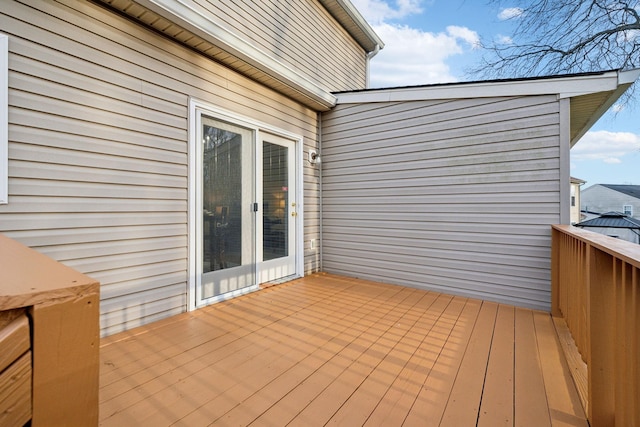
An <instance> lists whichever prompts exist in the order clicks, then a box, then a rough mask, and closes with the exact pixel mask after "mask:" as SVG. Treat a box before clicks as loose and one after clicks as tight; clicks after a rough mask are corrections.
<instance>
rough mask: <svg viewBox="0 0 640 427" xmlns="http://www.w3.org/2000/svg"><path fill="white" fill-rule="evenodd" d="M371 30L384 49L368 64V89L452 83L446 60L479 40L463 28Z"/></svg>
mask: <svg viewBox="0 0 640 427" xmlns="http://www.w3.org/2000/svg"><path fill="white" fill-rule="evenodd" d="M374 30H375V31H376V33H378V35H379V36H380V37H381V38H382V40H384V41H385V48H384V49H383V50H381V51H380V53H379V54H378V55H377V56H376V57H375V58H374V59H373V61H372V63H371V86H372V87H389V86H408V85H418V84H428V83H448V82H454V81H456V80H457V79H456V77H454V75H453V74H452V73H451V71H450V69H449V66H448V65H447V63H446V60H447V59H448V58H450V57H451V56H454V55H460V54H462V53H464V52H465V47H467V46H470V47H476V46H477V45H478V44H479V40H480V39H479V37H478V34H477V33H476V32H475V31H472V30H470V29H468V28H465V27H457V26H450V27H447V32H442V33H430V32H425V31H421V30H418V29H416V28H411V27H408V26H406V25H394V24H387V23H382V24H379V25H375V26H374Z"/></svg>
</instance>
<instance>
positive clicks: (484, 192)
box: [322, 96, 560, 309]
mask: <svg viewBox="0 0 640 427" xmlns="http://www.w3.org/2000/svg"><path fill="white" fill-rule="evenodd" d="M559 129H560V126H559V105H558V102H557V100H556V98H555V97H553V96H538V97H516V98H494V99H491V98H486V99H462V100H447V101H446V102H443V101H424V102H422V101H415V102H413V101H411V102H402V103H378V104H374V103H370V104H367V103H363V104H351V105H346V106H340V105H339V106H338V107H337V108H336V109H335V110H333V111H331V112H328V113H325V114H324V115H323V146H322V158H323V194H322V205H323V211H322V215H323V262H324V268H325V270H327V271H330V272H334V273H339V274H346V275H353V276H357V277H365V278H368V279H372V280H382V281H390V282H391V283H398V284H406V285H409V286H417V287H422V288H425V289H435V290H439V291H444V292H452V293H456V294H462V295H467V296H473V297H480V298H485V299H489V300H495V301H501V302H507V303H515V304H517V305H525V306H530V307H536V308H545V309H548V304H549V301H550V284H549V280H550V272H549V268H550V237H549V235H550V232H549V224H552V223H556V222H558V221H559V219H560V203H559V195H560V183H559V178H560V172H559V168H560V160H559V159H560V148H559V137H558V133H559Z"/></svg>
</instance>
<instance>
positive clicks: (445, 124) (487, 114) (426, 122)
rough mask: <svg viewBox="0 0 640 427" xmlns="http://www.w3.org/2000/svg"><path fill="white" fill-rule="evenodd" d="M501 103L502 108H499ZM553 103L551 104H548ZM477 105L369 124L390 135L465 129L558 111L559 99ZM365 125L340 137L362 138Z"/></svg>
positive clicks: (391, 118) (495, 124)
mask: <svg viewBox="0 0 640 427" xmlns="http://www.w3.org/2000/svg"><path fill="white" fill-rule="evenodd" d="M498 106H500V107H502V108H496V107H498ZM550 106H551V107H552V108H549V107H550ZM475 109H478V110H479V111H473V112H472V114H467V111H464V113H462V114H461V110H459V109H455V110H452V111H447V112H439V113H435V114H433V113H430V114H423V113H422V112H421V111H420V110H416V112H415V114H414V115H413V117H411V118H410V119H406V118H400V119H398V120H393V119H395V118H394V117H393V116H387V117H386V120H385V121H378V122H374V123H371V124H370V126H368V128H371V127H374V128H376V130H377V131H376V133H375V134H374V135H375V136H377V137H379V138H387V137H391V136H392V135H393V134H392V132H396V133H397V132H400V131H402V132H403V133H405V134H409V135H410V134H412V133H413V134H417V133H426V132H433V131H435V130H441V129H466V128H468V127H470V126H475V125H478V124H479V123H482V124H484V125H494V126H509V125H511V123H512V121H514V120H521V119H526V118H529V119H531V118H534V117H539V116H543V117H544V116H547V115H554V114H558V106H557V103H551V104H550V103H544V104H540V105H532V106H527V107H521V108H518V107H517V106H516V105H512V103H508V102H505V103H504V104H498V105H488V106H482V107H476V108H474V110H475ZM359 125H360V124H359ZM366 129H367V127H363V128H356V129H352V130H349V131H342V132H340V134H339V137H340V139H341V140H342V139H346V140H351V139H352V138H353V139H355V140H357V138H362V137H363V136H365V135H368V134H369V133H368V132H365V133H364V135H363V131H365V130H366ZM323 135H324V136H326V137H327V138H331V134H326V133H324V132H323Z"/></svg>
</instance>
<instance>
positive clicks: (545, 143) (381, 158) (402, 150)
mask: <svg viewBox="0 0 640 427" xmlns="http://www.w3.org/2000/svg"><path fill="white" fill-rule="evenodd" d="M501 135H502V137H503V138H504V140H503V141H494V142H492V143H490V144H487V143H478V144H471V143H470V141H469V139H465V140H464V142H465V144H464V145H463V146H459V145H455V142H454V141H451V140H449V141H443V143H442V144H437V143H434V142H431V143H429V145H426V144H425V141H423V140H418V139H417V140H416V142H415V143H414V144H407V145H404V146H402V147H396V146H394V147H393V148H395V150H394V149H392V147H388V148H385V149H382V150H377V149H376V150H372V151H370V152H368V153H362V155H361V156H358V157H357V158H355V159H353V158H350V159H342V158H340V157H339V156H338V157H336V158H335V159H332V158H331V157H330V158H328V159H326V160H325V159H323V160H324V161H325V163H326V165H325V166H326V168H325V172H329V173H330V170H331V169H336V168H344V167H350V166H360V165H362V164H363V163H366V164H368V165H384V164H388V163H400V162H402V163H403V164H405V165H407V166H409V165H411V162H419V161H433V160H435V159H454V158H473V157H474V156H489V155H490V156H493V157H494V159H495V161H498V160H499V159H500V158H508V159H509V160H512V156H513V157H514V159H515V158H517V156H519V155H520V156H522V155H525V154H527V153H531V152H532V151H533V150H539V151H542V150H549V151H550V152H551V153H554V154H556V155H557V152H558V148H557V146H556V144H555V143H556V142H557V137H554V136H553V135H549V136H545V137H543V136H541V135H536V138H535V139H533V138H528V139H521V140H518V139H517V138H513V135H511V134H510V133H508V132H502V133H501ZM528 136H531V134H530V133H529V135H528ZM524 151H526V153H523V152H524ZM498 156H499V158H498ZM479 160H480V159H479Z"/></svg>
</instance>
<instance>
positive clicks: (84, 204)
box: [5, 196, 187, 214]
mask: <svg viewBox="0 0 640 427" xmlns="http://www.w3.org/2000/svg"><path fill="white" fill-rule="evenodd" d="M43 205H44V206H46V207H47V211H48V212H50V213H60V212H69V213H82V212H97V213H100V212H138V213H140V214H142V213H144V214H146V213H147V212H186V211H187V201H186V200H154V199H151V200H145V201H144V202H141V201H140V200H127V199H123V198H100V199H93V198H86V199H83V198H80V197H65V198H55V197H48V198H45V197H36V196H11V203H9V205H8V206H7V207H6V209H5V212H7V213H14V212H22V213H27V212H34V213H37V212H41V211H42V207H43Z"/></svg>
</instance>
